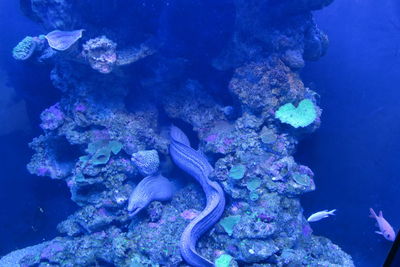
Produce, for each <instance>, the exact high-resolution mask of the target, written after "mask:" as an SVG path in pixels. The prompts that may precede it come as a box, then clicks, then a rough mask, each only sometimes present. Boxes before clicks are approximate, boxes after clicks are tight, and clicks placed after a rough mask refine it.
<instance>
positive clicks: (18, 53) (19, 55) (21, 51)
mask: <svg viewBox="0 0 400 267" xmlns="http://www.w3.org/2000/svg"><path fill="white" fill-rule="evenodd" d="M35 49H36V42H35V40H34V39H33V37H31V36H27V37H25V38H24V39H23V40H22V41H21V42H19V43H18V44H17V45H16V46H15V47H14V48H13V51H12V54H13V57H14V58H15V59H16V60H26V59H28V58H29V57H30V56H31V55H32V54H33V52H34V51H35Z"/></svg>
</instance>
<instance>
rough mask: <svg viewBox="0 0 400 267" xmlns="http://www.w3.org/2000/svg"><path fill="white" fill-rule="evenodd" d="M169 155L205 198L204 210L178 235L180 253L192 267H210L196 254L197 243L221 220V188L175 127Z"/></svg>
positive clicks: (205, 260)
mask: <svg viewBox="0 0 400 267" xmlns="http://www.w3.org/2000/svg"><path fill="white" fill-rule="evenodd" d="M170 137H171V144H170V146H169V150H170V154H171V157H172V159H173V161H174V162H175V164H176V165H177V166H178V167H179V168H181V169H182V170H183V171H185V172H186V173H188V174H190V175H191V176H192V177H193V178H195V179H196V181H197V182H199V183H200V185H201V187H202V188H203V191H204V193H205V194H206V199H207V204H206V207H205V208H204V210H203V211H202V212H201V213H200V214H199V215H198V216H197V217H196V218H195V219H193V220H192V221H191V222H190V223H189V224H188V226H186V228H185V230H184V231H183V233H182V236H181V240H180V250H181V254H182V257H183V259H184V260H185V261H186V262H187V263H188V264H190V265H191V266H195V267H211V266H214V264H213V263H212V262H211V261H209V260H208V259H206V258H204V257H202V256H201V255H199V254H198V253H197V252H196V243H197V241H198V239H199V238H200V237H201V235H203V234H204V233H205V232H206V231H207V230H208V229H210V228H211V227H212V226H213V225H214V224H215V223H216V222H217V221H218V220H219V218H220V217H221V215H222V213H223V211H224V208H225V196H224V191H223V190H222V188H221V186H220V185H219V184H218V183H217V182H214V181H211V180H210V179H209V178H208V176H209V175H210V173H211V172H212V171H213V168H212V166H211V165H210V163H209V162H208V161H207V159H206V157H205V156H204V155H203V154H202V153H200V152H198V151H196V150H194V149H193V148H191V147H190V143H189V139H188V138H187V136H186V135H185V134H184V133H183V132H182V131H181V130H180V129H179V128H177V127H175V126H172V127H171V132H170Z"/></svg>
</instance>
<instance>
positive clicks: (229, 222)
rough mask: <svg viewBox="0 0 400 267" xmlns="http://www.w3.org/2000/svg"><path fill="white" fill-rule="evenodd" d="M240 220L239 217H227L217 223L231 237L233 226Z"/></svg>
mask: <svg viewBox="0 0 400 267" xmlns="http://www.w3.org/2000/svg"><path fill="white" fill-rule="evenodd" d="M240 218H241V216H240V215H234V216H228V217H225V218H223V219H222V220H221V221H220V222H219V224H220V225H221V226H222V227H223V228H224V230H225V232H226V233H227V234H228V235H230V236H231V235H232V234H233V229H234V227H235V225H236V224H237V223H238V222H239V221H240Z"/></svg>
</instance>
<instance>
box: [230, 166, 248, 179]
mask: <svg viewBox="0 0 400 267" xmlns="http://www.w3.org/2000/svg"><path fill="white" fill-rule="evenodd" d="M245 172H246V166H244V165H236V166H233V167H232V168H231V169H230V171H229V177H230V178H232V179H235V180H240V179H242V178H243V177H244V173H245Z"/></svg>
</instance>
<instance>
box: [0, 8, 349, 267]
mask: <svg viewBox="0 0 400 267" xmlns="http://www.w3.org/2000/svg"><path fill="white" fill-rule="evenodd" d="M139 2H140V3H139ZM142 2H143V1H126V2H124V3H122V2H118V1H105V0H101V1H91V0H81V1H64V0H57V1H48V0H32V1H28V0H23V1H21V5H22V8H23V10H24V12H25V14H27V16H29V17H30V18H32V19H34V20H36V21H38V22H39V23H41V24H42V25H43V26H44V28H45V29H46V30H47V31H51V30H56V29H58V30H62V31H71V30H73V29H85V34H84V35H83V36H82V38H81V39H79V40H76V41H77V42H76V43H75V44H74V45H73V50H72V51H69V50H70V49H67V50H66V51H54V49H51V48H49V47H46V44H45V43H42V44H41V46H43V47H42V48H41V49H39V50H38V49H37V48H35V49H34V43H33V42H32V40H33V39H30V38H28V39H26V40H24V41H23V42H22V44H20V45H18V47H19V48H18V49H15V50H14V54H15V57H16V58H17V59H25V58H27V57H31V58H35V56H36V55H37V57H36V59H38V60H39V61H40V62H42V64H47V65H49V66H51V67H52V71H51V73H50V74H49V77H50V79H51V81H52V83H53V85H54V87H55V90H60V91H61V92H62V97H61V99H60V100H59V102H58V103H54V105H52V106H51V107H49V108H48V109H46V110H45V111H44V112H43V113H42V115H41V119H42V123H41V125H40V126H41V127H42V129H43V134H42V135H41V136H39V137H37V138H35V139H34V140H33V141H32V143H31V144H30V146H31V148H32V149H33V153H34V154H33V156H32V159H31V161H30V162H29V163H28V170H29V172H31V173H32V174H35V175H38V176H47V177H51V178H53V179H61V180H63V181H65V184H66V186H68V187H69V189H70V191H71V195H72V197H71V199H72V201H74V202H75V203H77V204H78V205H79V209H78V210H77V211H76V212H75V213H74V214H71V215H70V216H69V217H68V218H67V219H66V220H65V221H63V222H61V223H60V224H59V226H58V230H59V232H60V236H59V237H57V238H55V239H53V240H50V241H48V242H46V243H43V244H41V245H39V246H35V247H33V248H30V249H25V250H22V251H17V252H13V253H12V254H10V255H8V256H6V257H4V258H2V259H0V265H1V266H3V265H4V264H5V263H7V262H10V260H13V261H14V262H15V263H17V264H19V265H20V266H187V264H193V265H195V266H200V265H201V261H200V260H199V259H198V258H196V259H195V260H193V259H194V258H193V257H194V254H197V255H201V256H202V257H203V258H204V259H207V264H214V265H215V266H353V262H352V260H351V257H350V256H349V255H347V254H346V253H345V252H343V251H342V250H341V249H340V248H339V247H338V246H337V245H334V244H333V243H332V242H331V241H330V240H328V239H327V238H324V237H318V236H315V235H313V234H312V229H311V227H310V225H309V223H308V222H307V220H306V219H305V217H304V216H303V209H302V207H301V205H300V197H301V195H302V194H304V193H307V192H310V191H313V190H315V189H316V185H318V178H319V177H314V173H313V172H312V170H311V169H310V168H308V167H307V166H303V165H300V164H298V163H296V161H295V159H294V158H293V154H294V152H295V149H296V145H297V143H298V142H299V140H300V139H301V137H302V136H304V135H305V134H308V133H310V132H312V131H315V130H316V129H317V128H318V127H319V125H320V123H321V120H320V116H321V109H320V108H319V107H318V101H317V99H316V93H315V92H314V91H312V90H311V89H310V88H307V87H305V86H304V84H303V83H302V81H301V78H300V75H299V70H300V69H301V68H303V66H304V65H305V64H306V62H307V61H308V60H317V59H318V58H319V57H321V56H322V55H323V54H324V53H325V52H326V49H327V45H328V39H327V36H326V35H325V34H324V33H323V32H322V31H321V30H319V29H318V27H317V25H316V24H315V22H314V20H313V15H312V13H311V12H312V11H313V10H316V9H320V8H322V7H324V6H326V5H328V4H329V3H330V2H332V0H301V1H300V0H282V1H272V0H232V1H221V3H219V4H217V3H215V4H211V7H208V6H207V8H211V9H212V10H213V8H216V9H215V10H221V6H220V5H222V6H224V5H226V6H227V7H229V8H228V9H227V10H231V12H232V14H233V15H232V17H234V21H232V23H233V25H231V27H230V28H227V29H226V31H227V32H226V33H224V34H222V35H221V36H219V37H218V38H220V39H218V40H217V41H218V43H220V44H221V46H220V47H221V49H220V50H219V51H214V50H213V53H210V54H208V53H204V54H202V55H201V56H199V57H197V56H196V55H198V54H196V53H194V55H192V54H190V53H187V52H186V51H191V50H190V49H191V47H190V48H188V47H185V46H184V44H185V40H183V41H182V42H179V43H178V42H175V41H174V38H175V37H176V36H179V35H178V33H179V29H181V28H180V27H181V26H184V25H183V24H182V22H181V21H180V16H181V15H182V14H181V12H178V11H177V10H181V8H183V7H182V6H180V5H183V6H185V5H186V6H185V7H186V8H189V9H190V5H192V4H193V3H191V2H190V1H189V2H186V1H181V2H179V1H170V3H169V4H168V5H167V4H165V3H164V2H163V3H161V2H162V1H155V2H154V3H153V4H149V5H147V4H144V2H143V4H141V3H142ZM150 2H152V1H150ZM156 2H157V3H156ZM158 2H160V3H158ZM217 2H219V1H217ZM94 3H96V4H94ZM146 3H147V2H146ZM184 3H185V4H184ZM213 5H216V6H213ZM197 11H198V12H200V13H201V12H202V11H204V10H201V9H199V10H196V12H197ZM215 14H216V15H214V16H212V15H210V16H209V17H207V21H211V22H215V23H218V22H219V20H218V18H219V15H220V14H219V12H215ZM185 23H187V24H191V22H190V21H187V22H185ZM202 30H204V32H207V29H202ZM186 34H187V35H188V37H187V38H189V39H190V38H192V37H193V38H202V39H201V40H202V44H204V46H206V45H207V42H208V41H210V39H213V38H217V37H215V36H211V37H210V36H207V34H206V33H203V32H202V33H197V32H190V33H186ZM182 43H183V45H182ZM188 43H191V42H188ZM71 48H72V47H71ZM49 49H50V50H53V51H52V52H51V53H49V52H48V51H50V50H49ZM33 50H35V53H33V52H32V51H33ZM46 51H47V52H46ZM183 51H184V52H183ZM40 54H42V55H40ZM216 54H218V55H216ZM27 63H28V64H29V62H27ZM171 125H176V126H178V127H179V128H181V129H183V130H184V132H185V133H186V134H187V135H188V137H183V136H180V137H179V140H180V141H179V143H180V144H181V145H182V144H186V145H184V148H185V149H187V151H186V150H185V151H186V152H187V153H186V152H185V153H186V154H185V153H181V154H179V155H180V156H181V157H182V158H177V154H174V153H176V151H175V152H174V149H175V148H176V147H174V142H176V139H175V140H174V139H173V140H172V141H171V140H170V138H169V131H170V126H171ZM189 139H190V143H191V144H192V146H189V145H188V144H189ZM171 142H172V143H171ZM170 144H171V145H170ZM175 145H176V143H175ZM171 153H172V158H171ZM179 155H178V156H179ZM188 155H189V156H188ZM190 160H194V161H195V162H191V161H190ZM182 162H184V163H185V164H189V163H190V162H191V163H192V164H194V165H192V166H191V169H190V168H189V167H185V166H186V165H185V164H183V163H182ZM174 163H175V164H177V165H178V166H176V165H175V164H174ZM206 163H207V164H210V165H211V166H210V167H207V166H206V165H207V164H206ZM196 164H197V165H196ZM178 167H179V168H178ZM206 167H207V168H206ZM180 168H182V169H183V170H184V172H182V171H181V170H180ZM196 168H197V169H196ZM185 172H186V173H185ZM159 174H161V175H164V176H166V177H169V178H170V179H171V183H172V184H173V185H174V194H172V193H171V192H170V191H162V190H163V189H157V187H158V186H157V185H158V184H157V182H159V181H156V183H155V185H156V186H153V185H154V184H153V185H152V186H144V187H138V188H137V189H136V193H133V197H132V198H131V202H132V203H134V204H136V203H139V202H140V199H137V198H138V196H139V197H142V198H143V200H144V201H145V202H146V203H145V205H142V206H140V207H138V208H139V209H140V210H143V212H140V213H138V214H137V215H136V216H134V217H131V216H129V215H130V214H129V213H130V211H129V210H131V211H132V209H131V208H129V209H128V205H129V197H130V195H131V194H132V192H135V185H138V186H141V181H143V180H142V179H143V177H144V176H149V175H150V176H152V175H155V177H157V176H156V175H159ZM190 176H193V177H194V178H195V179H197V181H198V182H200V185H199V184H198V183H197V182H196V181H194V180H193V179H192V177H190ZM199 177H200V178H199ZM145 179H146V178H145ZM162 181H163V182H166V181H165V180H162ZM204 181H206V182H204ZM145 182H146V180H145V181H144V182H143V183H142V185H143V184H144V183H145ZM166 184H168V185H170V184H169V183H166ZM207 184H208V185H213V186H214V185H215V186H214V189H215V188H217V187H218V188H220V189H221V190H222V191H218V194H214V193H213V192H211V191H209V192H206V191H207V190H211V189H204V188H205V187H207ZM163 186H166V185H163ZM139 189H140V190H139ZM164 189H165V188H164ZM169 189H170V188H168V190H169ZM203 189H204V191H205V193H206V195H204V193H203ZM157 190H160V191H157ZM139 191H140V192H139ZM138 192H139V193H140V194H139V193H138ZM165 192H167V193H168V196H166V197H165V195H164V194H163V193H165ZM210 192H211V193H210ZM169 193H171V194H169ZM222 195H223V196H224V198H225V200H226V203H225V205H224V206H222V208H221V212H219V210H218V214H217V215H216V216H214V217H212V218H211V219H212V223H210V222H205V223H204V224H202V223H200V226H202V225H203V226H204V225H206V226H207V227H205V228H204V229H200V230H199V229H193V227H195V226H196V225H199V223H198V221H202V220H203V219H204V213H203V212H202V211H203V210H204V209H205V207H208V206H209V205H210V203H211V204H212V203H214V202H213V201H215V199H216V198H218V197H220V198H221V196H222ZM159 196H161V197H159ZM169 198H171V200H170V201H163V202H159V201H160V200H166V199H169ZM132 199H133V200H132ZM221 199H222V198H221ZM153 200H156V201H153ZM150 201H153V202H152V203H150V204H149V203H148V202H150ZM218 207H220V206H218ZM206 219H207V217H206ZM188 226H189V227H188ZM191 227H192V229H191V230H190V233H193V232H194V233H195V234H196V236H195V239H193V240H195V241H197V243H196V242H192V241H190V242H191V243H185V244H184V245H182V244H180V242H181V241H180V240H181V236H182V234H183V233H184V231H185V229H188V228H191ZM208 228H211V229H208ZM203 230H204V231H206V230H208V231H207V232H206V233H205V234H203V232H204V231H203ZM201 234H203V235H202V236H201V237H200V235H201ZM187 244H189V247H190V249H189V250H185V249H186V248H187V246H186V245H187ZM182 255H183V257H182Z"/></svg>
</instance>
